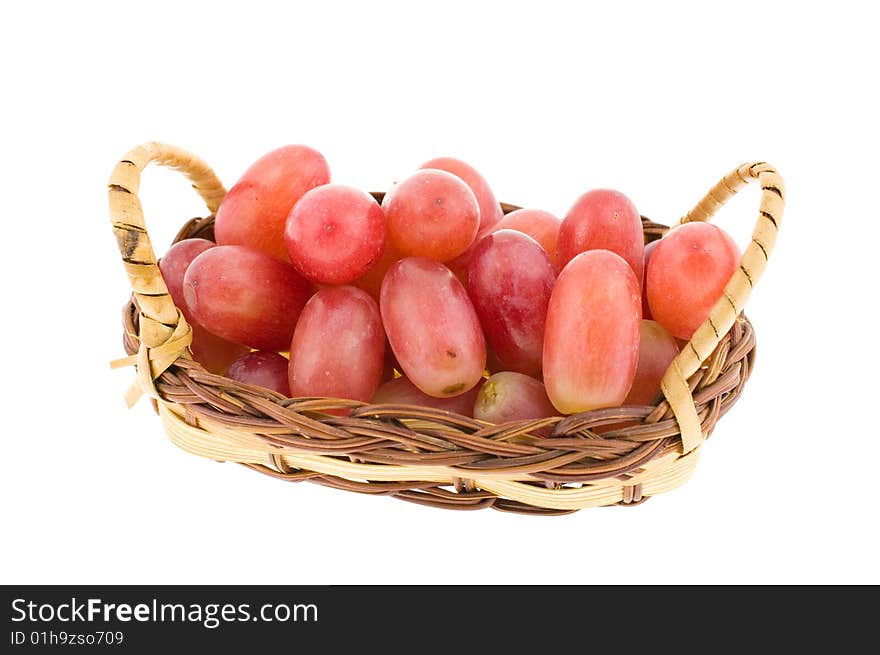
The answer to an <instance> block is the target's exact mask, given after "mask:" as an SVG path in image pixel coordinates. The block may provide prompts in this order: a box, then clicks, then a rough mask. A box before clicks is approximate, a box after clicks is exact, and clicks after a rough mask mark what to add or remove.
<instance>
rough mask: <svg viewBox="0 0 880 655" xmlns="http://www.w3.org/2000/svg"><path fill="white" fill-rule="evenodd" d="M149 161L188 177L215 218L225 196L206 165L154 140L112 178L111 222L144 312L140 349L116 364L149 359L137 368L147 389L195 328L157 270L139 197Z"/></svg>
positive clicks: (182, 348)
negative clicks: (141, 182) (184, 315)
mask: <svg viewBox="0 0 880 655" xmlns="http://www.w3.org/2000/svg"><path fill="white" fill-rule="evenodd" d="M150 162H156V163H157V164H161V165H162V166H167V167H169V168H173V169H176V170H179V171H181V172H182V173H184V174H185V175H186V176H187V177H188V178H189V179H190V181H191V182H192V185H193V188H195V190H196V191H198V192H199V195H200V196H201V197H202V199H203V200H204V201H205V204H206V205H207V207H208V210H209V211H210V212H211V213H212V214H213V213H215V212H216V211H217V208H218V207H219V206H220V202H221V201H222V200H223V197H224V196H225V195H226V190H225V189H224V188H223V185H222V184H221V183H220V180H219V179H217V176H216V175H215V174H214V171H212V170H211V168H210V167H209V166H208V165H207V164H206V163H205V162H204V161H202V160H201V159H200V158H198V157H196V156H195V155H193V154H190V153H189V152H187V151H185V150H182V149H180V148H177V147H175V146H170V145H166V144H164V143H157V142H155V141H151V142H149V143H145V144H143V145H141V146H138V147H137V148H135V149H133V150H131V151H129V152H128V153H127V154H126V155H125V157H123V158H122V160H121V161H120V162H119V163H118V164H117V165H116V168H115V169H113V173H112V174H111V176H110V182H109V200H110V221H111V222H112V224H113V233H114V234H115V235H116V242H117V244H118V246H119V253H120V255H122V263H123V265H124V266H125V270H126V272H127V273H128V279H129V282H130V283H131V288H132V291H133V292H134V297H135V300H136V303H137V306H138V309H139V311H140V314H139V332H140V342H141V351H142V352H139V353H138V355H136V356H132V357H130V358H125V359H122V360H118V361H117V362H114V363H113V365H114V366H122V365H126V364H132V363H138V364H143V363H145V361H149V364H150V365H149V366H148V367H145V366H142V365H139V366H138V378H139V381H140V386H141V387H142V388H144V387H147V388H146V389H145V390H148V389H149V387H151V386H152V380H153V379H155V378H157V377H158V376H159V375H161V374H162V372H163V371H164V370H165V369H167V368H168V366H170V365H171V364H172V363H173V362H174V360H175V359H177V357H178V356H179V355H181V354H182V353H183V352H185V351H186V349H187V347H188V346H189V343H190V341H191V329H190V327H189V325H188V324H187V322H186V320H185V319H184V318H183V316H182V315H181V313H180V311H179V310H178V309H177V307H175V306H174V301H172V299H171V296H170V295H169V294H168V289H167V287H166V286H165V281H164V280H163V279H162V274H161V272H160V271H159V266H158V263H157V260H156V253H155V252H154V251H153V245H152V243H151V242H150V237H149V235H148V234H147V227H146V225H145V224H144V212H143V209H142V208H141V203H140V200H139V199H138V190H139V188H140V180H141V172H142V171H143V170H144V168H146V167H147V165H148V164H149V163H150ZM144 369H147V370H144ZM148 374H149V375H148ZM148 382H149V384H147V383H148Z"/></svg>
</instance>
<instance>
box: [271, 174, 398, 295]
mask: <svg viewBox="0 0 880 655" xmlns="http://www.w3.org/2000/svg"><path fill="white" fill-rule="evenodd" d="M284 242H285V244H287V254H288V256H289V257H290V262H291V263H292V264H293V266H294V268H296V270H298V271H299V272H300V273H301V274H302V275H303V276H304V277H306V278H307V279H309V280H312V281H313V282H319V283H321V284H347V283H348V282H351V281H352V280H355V279H357V278H359V277H360V276H361V275H363V274H364V273H366V272H367V271H368V270H369V269H370V268H371V267H372V266H373V265H374V264H375V263H376V262H377V261H378V260H379V258H380V257H381V256H382V250H383V248H384V247H385V215H384V214H383V213H382V208H381V207H379V203H377V202H376V201H375V200H374V199H373V197H372V196H371V195H369V194H368V193H364V192H363V191H360V190H359V189H354V188H352V187H348V186H343V185H341V184H325V185H324V186H319V187H316V188H314V189H312V190H311V191H307V192H306V194H305V195H304V196H303V197H302V198H301V199H300V201H299V202H297V203H296V205H294V207H293V209H292V210H291V212H290V216H289V217H288V219H287V226H286V228H285V230H284Z"/></svg>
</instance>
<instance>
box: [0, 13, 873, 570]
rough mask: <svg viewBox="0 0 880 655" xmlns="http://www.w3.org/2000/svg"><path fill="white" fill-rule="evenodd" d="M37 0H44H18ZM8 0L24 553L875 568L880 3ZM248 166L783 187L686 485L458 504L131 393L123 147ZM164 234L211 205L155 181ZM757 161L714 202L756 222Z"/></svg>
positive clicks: (12, 293) (16, 439) (11, 492)
mask: <svg viewBox="0 0 880 655" xmlns="http://www.w3.org/2000/svg"><path fill="white" fill-rule="evenodd" d="M25 5H26V6H27V8H26V9H22V8H21V7H23V6H25ZM711 6H713V7H719V8H718V9H709V8H708V7H709V3H693V4H682V3H669V2H665V3H644V4H631V3H604V4H603V5H601V6H600V7H588V6H587V3H574V2H568V3H556V2H549V1H544V2H540V3H534V2H529V3H512V2H505V3H497V4H496V3H488V2H486V3H481V2H480V3H478V2H475V1H473V0H471V1H469V2H462V3H458V2H451V1H449V0H445V1H444V2H442V3H415V2H410V3H394V4H392V3H376V2H370V3H351V4H350V5H342V4H338V3H332V2H326V1H321V2H311V3H280V2H279V3H277V4H264V3H259V2H241V1H239V2H236V3H230V4H222V3H185V2H174V3H168V4H165V3H156V2H151V3H137V4H135V3H120V2H113V3H58V4H43V3H16V4H15V5H14V7H15V8H9V7H7V8H6V9H4V16H3V20H2V24H0V56H2V59H0V61H2V62H3V63H2V66H3V74H2V79H0V94H2V96H3V98H4V99H3V101H2V105H0V115H2V119H0V131H2V140H0V169H2V170H0V172H2V177H0V180H2V183H0V221H2V222H0V225H2V232H0V234H2V241H0V242H2V244H3V256H2V259H0V265H2V274H3V277H2V279H3V281H4V284H3V293H4V303H3V314H2V322H0V330H2V339H0V344H2V352H3V356H2V359H0V362H2V378H0V380H2V381H0V384H2V402H3V404H2V407H3V413H2V424H0V433H2V452H0V467H2V477H0V484H2V493H0V524H2V526H3V527H2V532H3V536H2V538H0V552H2V556H0V582H3V583H26V582H28V583H50V582H51V583H86V582H95V583H99V582H100V583H245V582H248V583H275V582H279V583H343V582H347V583H429V582H434V583H470V582H473V583H492V582H494V583H517V582H520V583H539V582H546V583H550V582H556V583H618V582H619V583H640V582H647V583H657V582H687V583H709V582H712V583H714V582H732V583H746V582H767V583H782V582H794V583H800V582H820V583H825V582H873V583H878V582H880V564H878V562H880V559H878V558H877V552H878V549H880V543H878V538H877V523H878V521H877V517H878V509H877V508H878V502H880V499H878V497H877V486H878V485H877V470H878V466H880V428H878V423H877V417H876V415H875V412H876V411H877V406H878V380H877V372H878V370H880V369H878V363H880V362H878V356H877V350H878V348H877V343H878V341H877V329H878V324H877V317H878V316H877V297H876V294H877V290H876V280H877V269H876V265H875V260H876V255H875V246H874V243H873V240H874V239H875V238H876V225H877V221H878V218H880V216H878V209H877V207H878V201H877V197H876V188H877V180H878V165H877V152H878V149H880V138H878V128H877V119H878V115H880V104H878V102H877V99H876V97H875V95H874V94H875V92H876V63H877V61H878V55H880V52H878V47H877V45H876V34H875V33H874V32H875V30H874V29H873V25H874V22H873V21H872V20H871V19H870V17H869V16H868V15H867V14H866V13H865V10H864V9H862V7H867V6H869V5H868V3H848V2H835V3H832V4H831V5H827V4H823V5H822V6H821V7H822V8H820V6H819V5H818V4H817V3H816V4H814V3H790V5H789V4H785V5H783V4H782V3H774V2H759V3H752V2H739V3H724V4H722V5H717V4H715V3H713V4H712V5H711ZM152 139H155V140H162V141H167V142H169V143H174V144H177V145H180V146H183V147H185V148H187V149H190V150H192V151H194V152H196V153H198V154H200V155H201V156H202V157H204V158H205V159H206V160H207V161H208V162H209V163H211V164H212V166H214V167H215V170H216V171H217V172H218V174H219V175H220V177H221V179H222V180H223V181H224V182H225V183H226V184H227V186H229V185H231V184H232V183H234V181H235V180H236V178H237V176H238V175H239V174H240V173H241V172H242V171H243V170H244V168H245V167H246V166H247V165H248V164H249V163H250V162H251V161H253V160H254V159H256V158H257V157H258V156H260V155H261V154H263V153H264V152H266V151H268V150H269V149H271V148H274V147H276V146H279V145H282V144H286V143H306V144H309V145H312V146H314V147H316V148H318V149H319V150H321V151H322V152H323V153H324V155H325V156H326V157H327V159H328V160H329V162H330V165H331V168H332V171H333V176H334V179H335V181H338V182H343V183H348V184H353V185H356V186H359V187H361V188H363V189H365V190H383V189H386V188H387V187H388V186H389V185H390V183H391V182H392V181H393V180H396V179H399V178H400V177H402V176H404V175H406V174H407V173H408V172H409V171H411V170H412V169H414V168H415V167H416V166H418V165H419V164H420V163H421V162H422V161H424V160H426V159H428V158H431V157H434V156H438V155H445V154H450V155H453V156H457V157H460V158H462V159H465V160H466V161H469V162H471V163H473V164H474V165H475V166H476V167H477V168H479V169H480V170H481V171H482V172H483V173H484V174H485V176H486V177H487V178H488V179H489V181H490V183H491V184H492V185H493V187H494V189H495V192H496V195H497V196H498V197H499V198H500V199H502V200H505V201H509V202H514V203H517V204H522V205H530V206H538V207H543V208H545V209H548V210H550V211H553V212H556V213H559V214H563V213H564V212H565V211H566V209H567V208H568V205H569V204H570V203H571V202H572V201H573V200H574V198H576V197H577V195H579V194H580V193H581V192H583V191H585V190H587V189H590V188H593V187H597V186H612V187H616V188H618V189H620V190H622V191H624V192H625V193H627V194H628V195H629V196H630V197H631V198H632V199H633V200H634V201H635V202H636V204H637V206H638V207H639V209H640V211H641V212H642V213H643V214H646V215H648V216H651V217H652V218H654V219H656V220H660V221H663V222H673V221H675V220H677V218H678V217H679V216H680V215H681V214H682V213H684V212H685V211H686V210H687V209H689V208H690V206H691V205H692V204H693V203H694V202H695V201H696V200H698V199H699V198H700V197H701V196H702V195H703V193H704V192H705V191H706V190H707V189H708V188H709V186H710V185H711V184H713V183H714V182H715V181H716V180H717V179H718V178H719V177H720V176H722V175H723V174H725V173H726V172H727V171H728V170H730V169H731V168H733V167H734V166H736V165H738V164H740V163H742V162H745V161H750V160H766V161H769V162H771V163H773V164H774V165H776V166H777V167H778V169H779V170H780V172H781V173H782V174H783V176H784V177H785V178H786V181H787V185H788V205H787V210H786V215H785V220H784V221H783V226H782V232H781V235H780V238H779V241H778V243H777V249H776V252H775V253H774V255H773V257H772V258H771V262H770V266H769V268H768V270H767V274H766V275H765V277H764V278H763V279H762V280H761V282H760V284H759V285H758V287H757V289H756V292H755V295H754V296H753V299H752V301H751V303H750V304H749V307H748V314H749V316H750V318H751V319H752V321H753V323H754V325H755V327H756V331H757V335H758V343H759V345H758V361H757V367H756V370H755V374H754V376H753V378H752V379H751V380H750V382H749V384H748V386H747V388H746V392H745V394H744V396H743V397H742V399H741V400H740V402H739V404H738V405H737V406H736V407H735V408H734V410H733V411H732V412H731V413H730V414H728V415H727V416H726V417H725V418H724V419H722V421H721V422H720V424H719V426H718V428H717V430H716V431H715V433H714V435H713V437H712V439H711V440H710V441H709V443H708V444H706V446H705V447H704V448H703V455H702V458H701V462H700V465H699V466H698V468H697V471H696V474H695V476H694V477H693V479H692V480H691V481H690V482H689V483H687V484H686V485H685V486H683V487H681V488H680V489H677V490H675V491H673V492H671V493H668V494H666V495H663V496H660V497H657V498H654V499H651V500H650V501H649V502H647V503H645V504H643V505H641V506H639V507H636V508H602V509H592V510H585V511H582V512H579V513H576V514H574V515H570V516H565V517H561V518H530V517H523V516H516V515H509V514H503V513H500V512H494V511H491V510H486V511H482V512H473V513H458V512H456V513H453V512H444V511H440V510H432V509H428V508H424V507H420V506H416V505H411V504H407V503H402V502H399V501H396V500H392V499H388V498H381V497H368V496H362V495H356V494H351V493H345V492H341V491H335V490H331V489H326V488H323V487H319V486H316V485H309V484H301V485H290V484H285V483H282V482H279V481H276V480H271V479H269V478H265V477H262V476H259V475H257V474H254V473H252V472H250V471H247V470H245V469H244V468H242V467H239V466H235V465H233V464H218V463H215V462H212V461H208V460H203V459H199V458H197V457H193V456H190V455H188V454H186V453H184V452H182V451H180V450H178V449H176V448H175V447H174V446H173V445H171V444H170V443H169V442H168V441H167V439H166V438H165V437H164V434H163V432H162V429H161V427H160V424H159V421H158V418H157V417H156V416H155V415H154V414H153V412H152V410H151V409H150V407H149V404H148V403H147V402H142V403H141V404H140V405H138V406H137V407H136V408H135V409H133V410H131V411H128V410H126V409H125V406H124V403H123V400H122V395H123V392H124V391H125V389H126V388H127V387H128V385H129V383H130V382H131V380H132V379H133V370H131V369H126V370H122V371H113V372H111V371H110V370H109V367H108V362H109V360H111V359H114V358H117V357H120V356H122V355H123V354H124V353H123V350H122V345H121V324H120V309H121V307H122V304H123V302H124V300H125V298H126V297H127V294H128V286H127V280H126V277H125V274H124V272H123V269H122V266H121V265H120V262H119V258H118V253H117V250H116V245H115V241H114V239H113V237H112V234H111V230H110V225H109V222H108V217H107V207H106V186H105V185H106V180H107V178H108V176H109V173H110V171H111V169H112V167H113V165H114V164H115V162H116V161H117V160H118V159H119V158H121V157H122V155H123V154H124V153H125V152H126V151H127V150H128V149H129V148H131V147H133V146H135V145H137V144H139V143H140V142H142V141H146V140H152ZM141 197H142V199H143V203H144V207H145V210H146V215H147V220H148V224H149V227H150V231H151V235H152V237H153V241H154V243H155V244H156V245H157V248H158V249H159V250H164V249H165V248H166V247H167V245H168V244H169V241H170V239H171V237H172V235H173V234H174V232H175V231H176V230H177V228H178V227H179V226H180V225H181V224H182V223H183V221H184V220H185V219H187V218H189V217H191V216H194V215H199V214H201V213H203V208H202V207H201V206H200V205H199V201H198V198H197V197H196V196H195V194H193V193H192V192H191V190H190V189H189V188H188V186H187V184H186V183H185V181H184V180H183V178H180V177H179V176H177V175H175V174H173V173H169V172H166V171H162V170H153V169H151V170H149V171H148V173H147V174H146V175H145V178H144V182H143V185H142V194H141ZM757 203H758V192H757V190H756V189H754V188H751V189H747V190H745V191H744V192H743V193H742V194H741V196H739V197H737V198H736V199H735V200H734V201H733V202H732V203H731V204H730V206H729V207H728V208H726V209H725V211H724V212H723V213H722V214H721V215H720V216H719V225H721V226H722V227H725V228H727V229H728V230H730V231H731V232H732V233H733V234H734V236H735V237H736V238H737V239H738V241H739V243H740V244H744V243H745V241H746V239H747V238H748V234H749V233H750V231H751V228H752V225H753V222H754V217H755V215H756V209H757Z"/></svg>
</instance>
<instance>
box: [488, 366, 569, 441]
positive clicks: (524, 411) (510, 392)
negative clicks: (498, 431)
mask: <svg viewBox="0 0 880 655" xmlns="http://www.w3.org/2000/svg"><path fill="white" fill-rule="evenodd" d="M548 416H558V412H557V411H556V408H555V407H553V404H552V403H551V402H550V399H549V398H548V397H547V390H546V389H545V388H544V385H543V384H541V383H540V382H538V381H537V380H536V379H534V378H530V377H529V376H528V375H523V374H521V373H514V372H512V371H503V372H501V373H495V374H494V375H492V376H491V377H490V378H489V379H488V380H486V383H485V384H484V385H483V386H482V388H481V389H480V393H478V394H477V400H476V402H475V403H474V418H477V419H480V420H481V421H488V422H489V423H506V422H508V421H524V420H528V419H534V418H545V417H548ZM547 432H548V430H544V431H541V432H540V433H541V434H546V433H547Z"/></svg>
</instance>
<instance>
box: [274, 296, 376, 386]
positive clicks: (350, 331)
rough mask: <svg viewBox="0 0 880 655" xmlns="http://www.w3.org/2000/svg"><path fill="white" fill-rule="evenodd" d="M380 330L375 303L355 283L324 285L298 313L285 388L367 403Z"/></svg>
mask: <svg viewBox="0 0 880 655" xmlns="http://www.w3.org/2000/svg"><path fill="white" fill-rule="evenodd" d="M384 355H385V333H384V332H383V331H382V319H381V317H380V315H379V307H378V306H377V305H376V301H375V300H373V299H372V298H370V296H369V294H367V293H366V292H365V291H361V290H360V289H357V288H355V287H351V286H344V287H327V288H325V289H321V290H320V291H319V292H318V293H316V294H315V295H314V296H313V297H312V299H311V300H309V302H308V304H306V306H305V309H303V311H302V314H301V315H300V317H299V322H298V323H297V324H296V332H295V333H294V335H293V340H292V342H291V344H290V369H289V381H290V392H291V394H292V395H293V396H296V397H299V396H321V397H330V398H349V399H352V400H361V401H369V400H370V399H371V398H372V397H373V394H374V393H375V392H376V389H377V388H378V387H379V383H380V382H381V379H382V368H383V365H384Z"/></svg>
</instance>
